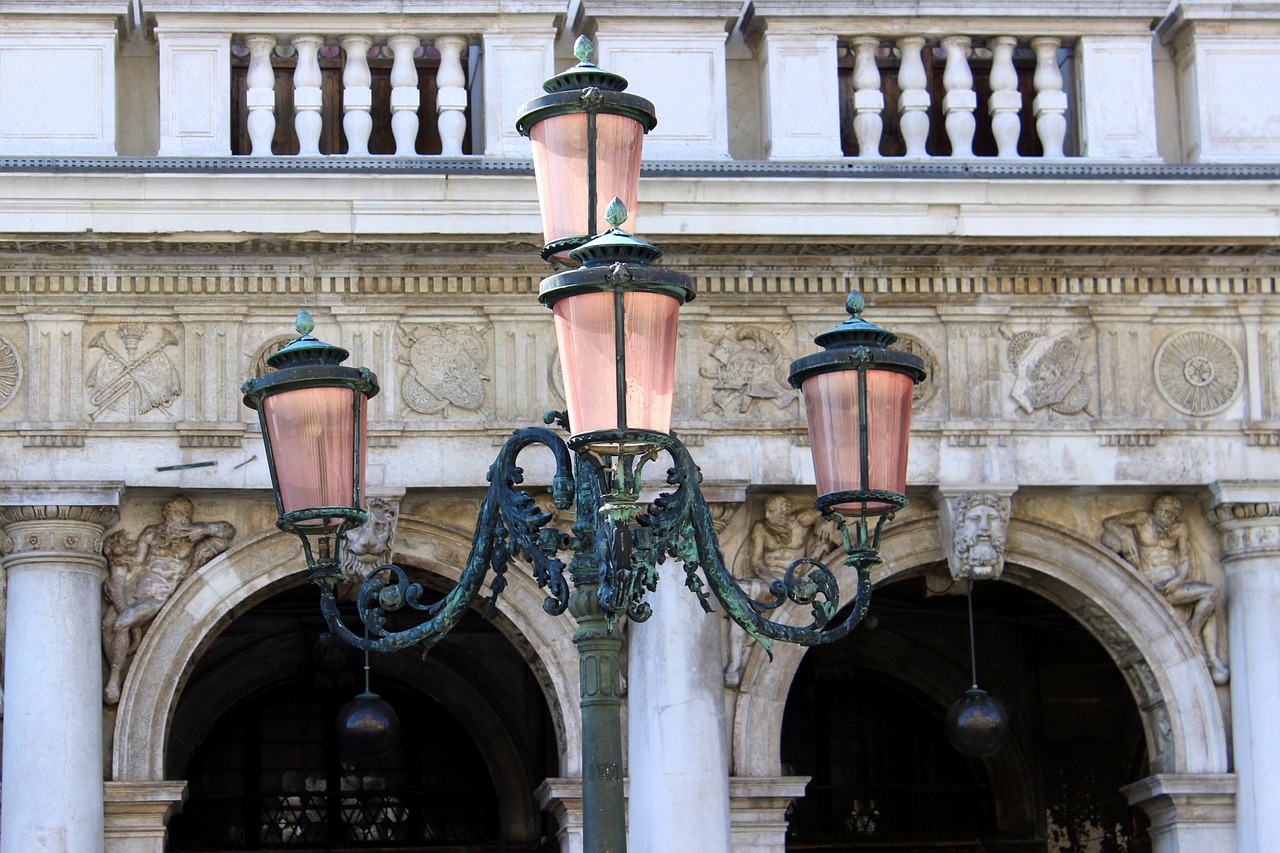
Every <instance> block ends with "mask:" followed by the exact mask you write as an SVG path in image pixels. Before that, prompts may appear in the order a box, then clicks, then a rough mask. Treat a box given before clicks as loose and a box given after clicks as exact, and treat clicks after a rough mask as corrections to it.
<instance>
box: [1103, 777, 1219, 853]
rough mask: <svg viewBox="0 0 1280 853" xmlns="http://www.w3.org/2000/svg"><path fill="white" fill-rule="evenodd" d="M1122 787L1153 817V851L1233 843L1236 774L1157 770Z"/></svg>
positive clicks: (1171, 852) (1173, 852)
mask: <svg viewBox="0 0 1280 853" xmlns="http://www.w3.org/2000/svg"><path fill="white" fill-rule="evenodd" d="M1121 792H1122V793H1123V794H1124V795H1125V796H1126V797H1128V798H1129V804H1130V805H1134V806H1138V807H1139V808H1141V809H1142V810H1143V811H1145V812H1146V813H1147V817H1149V818H1150V819H1151V829H1150V833H1149V834H1150V836H1151V849H1152V850H1153V853H1179V851H1184V850H1231V849H1232V847H1233V845H1234V844H1235V813H1236V796H1235V794H1236V777H1235V776H1233V775H1231V774H1229V773H1206V774H1202V775H1195V774H1183V773H1157V774H1155V775H1154V776H1148V777H1147V778H1145V779H1139V780H1138V781H1137V782H1134V783H1133V784H1132V785H1125V786H1124V788H1122V789H1121Z"/></svg>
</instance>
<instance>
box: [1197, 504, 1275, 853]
mask: <svg viewBox="0 0 1280 853" xmlns="http://www.w3.org/2000/svg"><path fill="white" fill-rule="evenodd" d="M1233 492H1236V493H1241V494H1243V493H1242V492H1241V490H1239V489H1232V488H1230V487H1227V488H1222V487H1215V497H1217V498H1218V501H1217V503H1216V505H1215V506H1214V508H1213V510H1212V514H1211V518H1212V519H1213V522H1214V524H1215V526H1216V527H1217V529H1218V532H1219V533H1220V534H1221V536H1222V563H1223V568H1224V569H1225V571H1226V576H1227V620H1228V623H1229V631H1230V633H1229V638H1230V646H1229V649H1230V655H1231V715H1232V745H1233V747H1234V749H1233V752H1234V756H1235V771H1236V775H1237V777H1238V788H1237V794H1236V839H1237V849H1238V850H1239V853H1260V851H1264V850H1270V849H1273V847H1272V845H1274V844H1275V843H1276V839H1280V762H1277V761H1276V757H1277V756H1280V727H1277V726H1276V724H1275V715H1276V713H1277V710H1278V709H1280V619H1277V618H1276V617H1277V614H1278V613H1280V503H1275V502H1258V501H1254V500H1247V501H1232V500H1231V499H1230V498H1231V497H1232V494H1233ZM1247 493H1249V494H1267V495H1270V496H1271V498H1272V501H1274V499H1275V496H1276V495H1278V494H1280V485H1278V486H1274V487H1271V488H1265V489H1261V490H1259V488H1258V487H1257V486H1254V487H1253V488H1250V489H1248V490H1247Z"/></svg>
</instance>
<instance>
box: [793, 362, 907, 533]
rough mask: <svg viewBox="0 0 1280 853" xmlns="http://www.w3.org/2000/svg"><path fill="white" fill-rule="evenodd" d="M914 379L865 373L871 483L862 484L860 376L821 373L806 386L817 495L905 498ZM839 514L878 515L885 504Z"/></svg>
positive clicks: (845, 508)
mask: <svg viewBox="0 0 1280 853" xmlns="http://www.w3.org/2000/svg"><path fill="white" fill-rule="evenodd" d="M912 384H913V383H912V381H911V377H909V376H906V375H905V374H902V373H896V372H894V371H889V370H868V371H867V445H868V448H867V449H868V452H869V458H868V463H869V464H868V469H867V470H868V477H869V482H867V483H863V482H862V468H861V453H862V448H861V446H860V445H861V442H860V440H859V432H858V409H859V401H858V371H856V370H837V371H831V372H828V373H818V374H815V375H814V376H811V377H809V378H808V379H806V380H805V381H804V384H803V386H802V389H801V390H803V392H804V405H805V414H806V416H807V417H808V420H809V444H810V447H811V449H812V451H813V473H814V476H815V478H816V479H817V483H818V494H819V495H825V494H830V493H831V492H846V491H849V492H853V491H886V492H897V493H898V494H905V493H906V489H907V447H908V444H909V441H910V437H911V389H912ZM835 509H836V510H838V511H840V512H847V513H852V514H860V513H862V512H866V513H867V514H869V515H877V514H881V513H884V512H888V511H890V510H892V509H893V507H891V506H889V505H888V504H885V503H880V502H875V503H868V504H867V505H866V507H865V509H864V507H863V505H862V504H852V503H851V504H841V505H839V506H837V507H835Z"/></svg>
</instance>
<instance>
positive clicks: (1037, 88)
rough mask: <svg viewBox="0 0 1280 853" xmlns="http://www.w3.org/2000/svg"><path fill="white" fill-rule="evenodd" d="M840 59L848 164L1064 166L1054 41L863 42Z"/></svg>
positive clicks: (1064, 99)
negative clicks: (1059, 160) (897, 158)
mask: <svg viewBox="0 0 1280 853" xmlns="http://www.w3.org/2000/svg"><path fill="white" fill-rule="evenodd" d="M840 53H841V66H840V74H839V82H840V105H841V111H840V126H841V130H842V133H841V149H842V152H843V153H844V154H845V155H846V156H856V157H861V158H867V159H870V158H876V157H881V156H886V155H901V156H905V157H928V156H949V157H974V156H997V157H1004V158H1010V157H1019V156H1043V157H1049V158H1056V157H1063V156H1066V155H1065V152H1064V142H1065V141H1066V138H1067V110H1068V93H1067V91H1066V89H1065V85H1066V83H1067V78H1066V77H1064V74H1063V67H1064V66H1067V67H1070V65H1071V63H1072V61H1073V55H1072V51H1071V49H1070V48H1064V47H1063V42H1062V39H1060V38H1053V37H1047V36H1045V37H1037V38H1030V39H1023V40H1020V39H1018V38H1016V37H1014V36H994V37H992V38H988V39H981V40H978V41H977V43H976V44H975V39H973V38H971V37H970V36H959V35H952V36H943V37H942V38H940V39H928V38H925V37H924V36H919V35H910V36H903V37H901V38H898V39H894V40H893V41H892V42H887V41H886V40H884V39H881V38H880V37H878V36H871V35H867V36H855V37H854V38H852V39H850V40H849V41H848V43H847V44H842V45H841V46H840ZM886 131H888V132H887V133H886ZM1073 153H1075V152H1073Z"/></svg>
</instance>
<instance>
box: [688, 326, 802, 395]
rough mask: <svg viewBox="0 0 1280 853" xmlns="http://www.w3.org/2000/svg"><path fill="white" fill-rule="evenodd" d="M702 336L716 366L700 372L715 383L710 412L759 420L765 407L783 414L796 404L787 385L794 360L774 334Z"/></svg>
mask: <svg viewBox="0 0 1280 853" xmlns="http://www.w3.org/2000/svg"><path fill="white" fill-rule="evenodd" d="M702 333H703V336H704V337H705V338H706V339H707V341H708V343H710V344H711V348H710V355H711V358H712V359H713V360H714V361H715V362H716V364H715V366H714V367H704V368H702V370H701V371H700V373H701V374H702V376H703V378H705V379H710V380H711V404H710V405H709V406H707V407H706V411H708V412H710V411H712V410H715V411H717V412H718V413H719V414H722V415H726V416H729V417H734V418H741V417H743V416H746V415H752V416H756V417H759V416H760V415H761V413H760V412H759V407H760V404H762V403H768V404H770V405H771V406H772V407H773V411H774V413H780V412H782V411H784V410H785V409H786V408H787V407H788V406H790V405H791V404H792V403H794V402H795V401H796V393H795V391H793V390H792V389H791V387H790V385H788V383H787V367H788V364H789V361H790V357H789V356H788V355H787V353H786V351H785V350H784V349H783V347H782V344H781V343H780V342H779V341H778V336H777V335H776V334H775V333H774V332H772V331H770V330H769V329H766V328H765V327H763V326H729V327H727V328H722V330H721V331H720V333H719V335H718V336H717V334H716V332H715V331H714V330H713V329H712V328H709V327H704V328H703V330H702Z"/></svg>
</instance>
